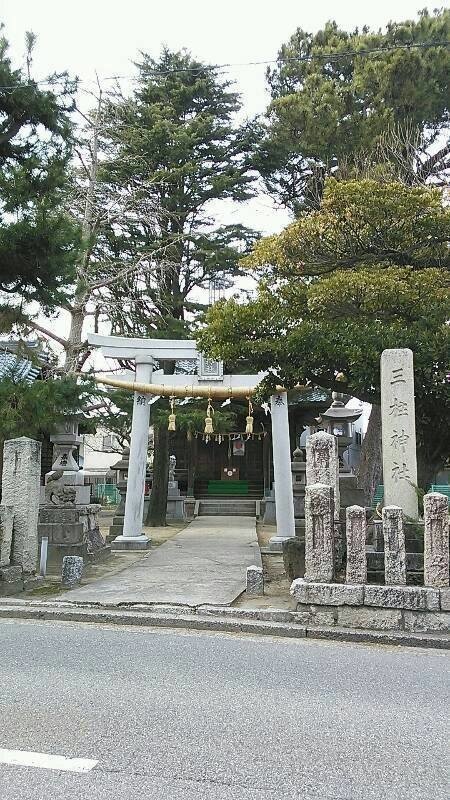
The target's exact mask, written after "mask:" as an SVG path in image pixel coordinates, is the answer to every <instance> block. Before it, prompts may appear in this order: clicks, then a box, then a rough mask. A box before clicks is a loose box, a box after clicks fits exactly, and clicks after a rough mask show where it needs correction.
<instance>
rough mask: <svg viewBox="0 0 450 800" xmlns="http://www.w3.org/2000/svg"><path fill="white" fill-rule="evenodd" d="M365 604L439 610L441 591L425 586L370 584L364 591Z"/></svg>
mask: <svg viewBox="0 0 450 800" xmlns="http://www.w3.org/2000/svg"><path fill="white" fill-rule="evenodd" d="M364 605H366V606H377V607H384V608H407V609H412V610H415V609H417V610H423V611H439V608H440V606H439V591H438V590H437V589H429V588H426V587H424V586H371V585H368V586H366V587H365V591H364Z"/></svg>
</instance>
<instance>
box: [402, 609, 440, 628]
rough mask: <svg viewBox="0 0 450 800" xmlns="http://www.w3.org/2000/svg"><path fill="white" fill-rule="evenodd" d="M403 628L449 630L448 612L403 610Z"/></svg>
mask: <svg viewBox="0 0 450 800" xmlns="http://www.w3.org/2000/svg"><path fill="white" fill-rule="evenodd" d="M403 614H404V620H405V630H407V631H444V632H448V631H449V630H450V614H448V613H446V612H440V613H436V612H431V611H404V612H403Z"/></svg>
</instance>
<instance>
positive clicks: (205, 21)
mask: <svg viewBox="0 0 450 800" xmlns="http://www.w3.org/2000/svg"><path fill="white" fill-rule="evenodd" d="M424 5H426V0H395V2H392V0H377V2H367V1H366V2H365V1H364V0H316V2H311V0H306V1H305V0H276V2H273V0H271V1H270V2H269V0H228V2H218V1H217V0H190V2H188V0H165V2H164V0H159V1H158V2H154V0H126V2H117V0H116V1H115V0H76V2H75V3H69V2H67V0H66V2H64V0H59V2H57V0H0V21H1V20H2V21H3V22H4V23H5V26H6V35H7V38H9V40H10V43H11V51H12V53H13V55H14V57H15V58H16V59H17V60H21V59H23V53H24V44H23V42H24V34H25V31H27V30H32V31H33V32H34V33H36V34H37V36H38V42H37V46H36V50H35V57H34V68H33V69H34V75H35V77H36V78H38V77H45V76H46V75H47V74H48V73H50V72H52V71H54V70H64V69H67V70H69V72H70V73H72V74H76V75H78V76H79V77H80V78H81V80H82V81H83V84H82V85H83V89H84V90H87V89H89V88H92V87H93V84H94V81H95V74H96V73H97V74H98V75H99V77H100V80H101V81H102V82H103V84H104V85H105V86H106V85H108V81H107V78H108V77H110V76H112V75H124V76H131V75H132V74H133V71H134V68H133V63H132V62H133V60H134V59H135V58H136V56H137V53H138V51H139V50H145V51H146V52H149V53H151V54H152V55H155V56H157V55H158V53H159V51H160V49H161V47H162V46H163V45H167V46H168V47H169V48H171V49H178V48H182V47H187V48H188V49H189V50H190V51H191V52H192V53H193V55H194V56H196V57H197V58H199V59H201V60H204V61H206V62H209V63H214V64H222V63H231V64H233V65H236V66H233V67H230V68H229V70H228V72H229V75H230V77H232V78H233V79H234V80H235V81H236V85H237V89H238V90H239V91H240V92H241V94H242V98H243V101H244V110H245V112H246V113H247V115H248V116H253V115H254V114H256V113H259V112H263V111H264V109H265V107H266V105H267V95H266V91H265V79H264V73H265V67H264V66H262V65H259V66H246V65H245V64H246V62H249V61H265V60H271V59H274V58H276V55H277V51H278V48H279V46H280V45H281V43H282V42H285V41H286V40H287V39H288V38H289V36H290V35H291V34H292V33H293V32H294V31H295V29H296V28H297V27H299V26H301V27H303V28H304V29H305V30H308V31H312V32H314V31H316V30H318V29H319V28H321V27H322V26H323V25H324V23H325V22H326V21H327V20H329V19H335V20H336V21H337V22H338V24H339V25H340V26H342V27H343V28H345V29H347V30H352V29H353V28H354V27H355V26H359V27H361V26H362V25H364V24H367V25H369V26H370V27H372V28H378V27H380V26H381V27H383V26H385V25H386V23H387V22H388V21H389V20H391V19H395V20H403V19H407V18H411V17H414V16H416V13H417V10H418V9H419V8H423V7H424ZM433 5H436V3H434V4H431V5H430V8H433ZM439 5H440V3H439ZM85 102H87V99H86V98H85ZM225 213H226V214H227V216H228V215H231V218H232V219H233V220H234V221H237V219H236V218H237V217H238V218H239V221H242V222H245V223H246V224H251V225H253V226H254V227H256V228H258V229H259V230H263V231H267V232H272V231H276V230H280V229H281V228H282V227H283V226H284V225H285V224H286V217H285V216H284V215H283V214H281V213H280V212H279V211H278V212H275V211H274V209H273V207H272V205H271V203H270V201H269V200H268V199H267V198H263V197H262V198H260V199H259V200H258V201H256V202H255V201H253V202H252V203H250V205H249V207H248V208H242V207H238V208H237V209H228V210H227V211H226V212H225Z"/></svg>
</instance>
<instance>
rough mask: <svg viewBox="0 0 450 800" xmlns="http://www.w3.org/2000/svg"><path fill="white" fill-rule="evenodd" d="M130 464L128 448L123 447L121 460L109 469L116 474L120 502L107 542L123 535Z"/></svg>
mask: <svg viewBox="0 0 450 800" xmlns="http://www.w3.org/2000/svg"><path fill="white" fill-rule="evenodd" d="M129 463H130V448H129V447H125V449H124V451H123V453H122V456H121V458H120V459H119V461H116V463H115V464H113V465H112V466H111V467H110V469H113V470H115V471H116V472H117V481H116V485H117V489H118V491H119V494H120V502H119V505H118V506H117V509H116V513H115V515H114V517H113V521H112V525H111V526H110V528H109V533H108V536H107V537H106V541H107V542H112V541H114V539H115V538H116V536H122V534H123V521H124V516H125V498H126V496H127V480H128V467H129Z"/></svg>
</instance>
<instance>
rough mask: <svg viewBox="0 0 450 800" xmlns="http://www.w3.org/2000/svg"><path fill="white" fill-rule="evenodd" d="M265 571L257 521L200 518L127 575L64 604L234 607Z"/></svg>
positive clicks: (75, 593) (83, 590) (82, 590)
mask: <svg viewBox="0 0 450 800" xmlns="http://www.w3.org/2000/svg"><path fill="white" fill-rule="evenodd" d="M252 564H256V566H261V554H260V551H259V546H258V539H257V536H256V523H255V519H254V518H253V517H197V519H195V520H194V521H193V522H191V523H190V525H188V526H187V527H186V528H184V530H182V531H181V532H180V533H178V534H177V535H176V536H174V537H173V538H172V539H170V540H169V541H167V542H165V543H164V544H162V545H160V547H157V548H155V549H154V550H149V552H148V553H147V554H146V555H145V556H144V557H143V558H142V559H140V560H139V561H137V562H136V563H135V564H133V565H132V566H130V567H127V568H126V569H124V570H123V571H122V572H119V573H116V574H115V575H112V576H110V577H106V578H102V579H101V580H99V581H95V582H93V583H90V584H89V585H87V586H81V587H79V588H77V589H73V590H71V591H70V592H65V593H64V594H63V595H61V596H60V597H59V598H57V599H59V600H82V601H86V602H97V603H154V602H162V603H166V602H168V603H185V604H188V605H199V604H200V603H215V604H219V605H229V604H230V603H232V602H233V600H235V599H236V597H238V596H239V595H240V594H241V592H243V591H244V589H245V577H246V575H245V573H246V569H247V567H248V566H250V565H252Z"/></svg>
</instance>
